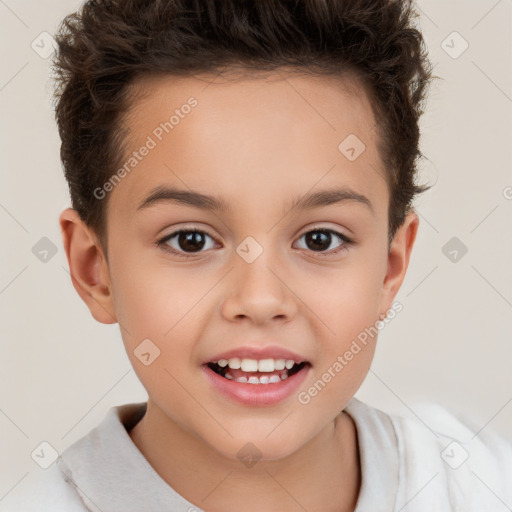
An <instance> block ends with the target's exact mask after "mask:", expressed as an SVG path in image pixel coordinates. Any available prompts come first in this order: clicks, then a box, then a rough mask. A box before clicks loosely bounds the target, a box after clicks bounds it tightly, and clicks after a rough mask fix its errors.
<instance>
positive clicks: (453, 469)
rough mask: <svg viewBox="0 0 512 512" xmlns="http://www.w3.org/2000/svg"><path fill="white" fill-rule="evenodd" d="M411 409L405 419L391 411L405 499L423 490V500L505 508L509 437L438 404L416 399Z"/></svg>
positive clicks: (511, 459) (510, 480) (511, 464)
mask: <svg viewBox="0 0 512 512" xmlns="http://www.w3.org/2000/svg"><path fill="white" fill-rule="evenodd" d="M411 410H412V411H414V412H413V414H412V415H411V416H409V417H407V418H406V417H402V416H400V415H393V414H391V415H389V416H390V419H391V422H392V424H393V426H394V430H395V432H396V436H397V443H398V451H399V457H400V467H401V471H402V475H401V477H402V478H401V481H402V482H403V485H402V490H403V492H404V494H405V498H404V499H412V498H413V497H414V496H415V494H417V493H418V492H420V489H425V490H422V491H421V492H422V493H423V494H424V496H425V499H430V498H428V496H429V495H430V494H431V495H432V496H438V497H439V496H443V499H444V500H445V501H446V502H447V503H449V504H450V506H451V510H453V511H461V512H462V511H464V512H466V511H473V510H475V511H477V510H478V511H479V512H482V511H485V510H489V511H490V510H492V511H496V512H498V511H500V510H509V509H508V506H507V505H510V504H512V485H511V484H512V440H511V439H506V438H504V437H502V436H501V435H499V434H498V433H497V432H495V431H493V430H492V428H491V427H489V426H485V425H478V424H477V423H476V421H475V420H474V419H473V418H471V417H470V416H469V415H467V414H464V413H461V412H456V411H449V410H448V409H446V408H445V407H443V406H441V405H439V404H435V403H431V402H418V403H416V404H415V405H413V406H412V407H411ZM406 473H407V474H406ZM429 489H430V492H429ZM505 504H507V505H505Z"/></svg>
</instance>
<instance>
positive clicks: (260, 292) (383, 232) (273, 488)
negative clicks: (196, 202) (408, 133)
mask: <svg viewBox="0 0 512 512" xmlns="http://www.w3.org/2000/svg"><path fill="white" fill-rule="evenodd" d="M211 80H212V78H211V77H207V76H206V75H200V76H199V75H197V76H195V77H181V78H176V77H168V76H161V77H152V78H146V79H144V81H140V82H138V83H137V85H136V89H135V88H134V91H135V90H137V91H138V92H139V96H138V99H137V100H136V101H134V103H133V105H132V106H131V108H130V111H129V115H128V117H127V118H126V121H125V122H126V125H127V126H129V127H130V134H129V135H128V137H127V140H126V142H127V147H128V148H129V150H130V151H128V152H129V153H130V152H131V151H132V150H134V149H137V148H139V147H140V146H141V145H142V144H144V142H145V140H146V138H147V136H148V135H149V134H151V133H152V131H153V130H154V129H155V127H156V126H158V125H159V123H161V122H162V121H164V120H166V119H168V115H169V114H167V113H172V112H173V111H174V109H176V108H180V106H181V105H183V104H185V103H186V102H187V99H188V98H189V97H191V96H194V97H195V98H196V99H197V100H198V105H197V106H196V107H195V108H193V109H192V111H191V112H190V113H189V114H188V115H187V116H185V118H184V119H182V120H181V121H180V123H179V124H178V125H177V126H175V127H174V129H173V130H172V132H170V133H169V134H165V135H164V137H163V139H162V141H161V142H159V143H158V144H157V146H156V147H155V148H154V149H152V150H151V151H150V152H149V154H148V155H147V156H146V157H145V158H144V159H143V160H142V161H141V162H140V163H139V164H138V165H137V167H136V168H135V169H134V170H133V171H132V172H131V173H129V174H128V175H127V176H126V177H125V178H123V180H122V181H121V182H120V183H119V184H118V185H117V186H116V187H115V188H114V190H112V191H111V192H109V194H110V196H109V198H108V201H109V202H108V215H107V230H108V255H107V254H105V253H104V252H103V250H102V248H101V245H100V244H99V242H98V238H97V237H96V235H95V233H94V232H93V231H92V230H91V229H89V228H88V227H87V226H86V225H85V224H84V223H83V222H82V221H81V220H80V218H79V217H78V215H77V214H76V212H75V211H74V210H72V209H70V208H68V209H66V210H64V211H63V212H62V214H61V216H60V224H61V228H62V234H63V240H64V246H65V249H66V253H67V257H68V261H69V266H70V272H71V276H72V280H73V284H74V286H75V288H76V290H77V292H78V293H79V294H80V296H81V297H82V299H83V300H84V301H85V303H86V304H87V305H88V307H89V309H90V311H91V314H92V315H93V317H94V318H95V319H96V320H97V321H99V322H102V323H115V322H119V324H120V326H121V334H122V338H123V342H124V344H125V348H126V350H127V354H128V356H129V358H130V361H131V363H132V365H133V368H134V370H135V372H136V373H137V375H138V377H139V379H140V380H141V382H142V384H143V385H144V387H145V388H146V390H147V392H148V396H149V398H148V408H147V413H146V415H145V416H144V418H143V419H142V420H141V421H140V422H139V423H138V424H137V425H136V426H135V428H134V429H133V430H131V431H130V433H129V434H130V436H131V439H132V440H133V442H134V443H135V445H136V446H137V447H138V448H139V450H140V451H141V452H142V453H143V455H144V456H145V457H146V458H147V460H148V461H149V462H150V464H151V465H152V466H153V467H154V468H155V470H156V471H157V472H158V473H159V474H160V476H161V477H162V478H163V479H164V480H165V481H166V482H168V483H169V485H171V486H172V487H173V488H174V489H175V490H176V491H177V492H179V493H180V494H181V495H182V496H184V497H185V498H186V499H187V500H189V501H190V502H192V503H193V504H194V505H196V506H197V507H198V508H202V509H204V510H207V511H212V512H213V511H221V510H222V511H224V512H226V511H228V512H229V511H231V510H233V511H235V510H245V511H247V512H251V511H256V510H257V511H261V510H266V511H282V510H289V511H302V510H304V509H306V510H309V511H319V510H322V511H337V512H340V511H352V510H354V507H355V504H356V501H357V496H358V493H359V489H360V485H361V474H360V459H359V451H358V440H357V431H356V429H355V425H354V423H353V420H352V419H351V418H350V416H349V415H348V414H347V413H345V412H343V409H344V407H345V406H346V405H347V403H348V402H349V401H350V399H351V398H352V397H353V395H354V394H355V392H356V391H357V389H358V388H359V386H360V385H361V383H362V382H363V380H364V378H365V377H366V375H367V373H368V370H369V367H370V364H371V361H372V358H373V354H374V350H375V344H376V340H377V338H376V337H374V338H372V339H370V340H369V343H368V344H367V345H366V347H364V349H363V350H361V352H359V353H358V354H357V356H355V357H354V358H353V359H352V360H351V361H350V362H349V364H347V365H346V366H345V367H344V368H343V370H342V371H341V372H339V373H337V374H336V377H335V378H333V379H332V380H331V382H329V383H328V384H327V385H326V386H325V388H324V389H323V390H322V391H321V392H320V393H318V395H317V396H315V397H314V398H313V399H312V400H311V401H310V402H309V403H308V404H306V405H304V404H301V403H300V402H299V401H298V399H297V394H298V393H294V394H292V396H291V397H289V398H287V399H286V400H284V401H282V402H281V403H279V404H277V405H273V406H258V407H254V406H252V407H251V406H246V405H241V404H238V403H235V402H233V401H230V400H229V399H227V398H225V397H223V396H222V395H220V394H219V393H218V392H216V391H215V390H214V389H213V388H212V387H211V385H210V384H209V383H208V382H207V380H206V379H205V376H204V375H203V372H202V371H201V364H202V363H203V362H204V361H205V360H206V359H208V358H210V357H213V356H215V355H217V354H219V353H221V352H224V351H226V350H229V349H232V348H236V347H239V346H242V345H251V346H265V345H267V344H271V343H273V344H277V345H280V346H282V347H285V348H287V349H290V350H293V351H295V352H297V353H299V354H301V355H303V356H305V357H306V359H307V360H308V361H309V362H310V363H311V365H312V367H311V371H310V374H309V375H308V378H307V380H306V382H305V383H304V384H303V385H302V386H301V387H300V389H299V390H298V391H299V392H300V391H304V390H307V389H308V388H309V387H310V386H311V385H312V384H313V383H314V382H315V381H317V380H318V379H319V378H320V377H321V375H322V373H323V372H324V371H326V370H327V369H328V368H329V367H332V365H333V363H334V362H335V361H336V358H337V356H338V355H342V354H344V353H345V351H346V350H348V348H349V347H350V344H351V342H352V341H353V340H354V339H356V337H357V335H358V334H359V333H361V332H362V331H364V329H365V328H367V327H368V326H374V325H375V322H376V321H377V320H378V319H379V315H382V314H386V312H387V311H388V310H389V309H390V308H391V306H392V304H393V300H394V297H395V295H396V293H397V292H398V290H399V288H400V286H401V284H402V281H403V279H404V277H405V273H406V270H407V266H408V263H409V258H410V254H411V251H412V247H413V244H414V240H415V237H416V233H417V229H418V224H419V219H418V216H417V215H416V214H415V213H414V212H411V213H409V214H408V215H407V217H406V219H405V221H404V223H403V225H402V226H401V227H400V229H399V230H398V231H397V233H396V235H395V237H394V239H393V241H392V244H391V247H390V249H389V251H388V244H387V219H388V202H389V192H388V188H387V185H386V182H385V179H384V176H385V174H384V170H383V167H382V162H381V158H380V155H379V153H378V151H377V140H378V139H377V136H378V133H377V130H376V126H375V118H374V116H373V113H372V110H371V106H370V103H369V100H368V98H367V96H366V95H365V94H364V92H363V89H362V88H361V87H360V86H357V85H358V84H357V83H356V82H354V81H352V80H350V79H349V78H348V77H346V78H343V79H339V78H338V79H336V80H335V79H330V78H326V77H312V76H300V75H293V76H292V75H291V74H288V75H285V74H283V73H282V72H273V73H269V74H268V75H265V76H263V75H261V76H259V75H256V74H253V75H252V76H240V77H238V78H237V79H235V78H234V77H230V79H229V80H228V79H226V78H220V77H218V76H217V77H216V79H215V83H211ZM134 87H135V86H134ZM140 93H143V94H140ZM350 133H353V134H356V135H357V136H358V137H359V139H361V140H362V141H363V142H364V144H365V145H366V149H365V151H364V152H363V153H362V154H361V155H360V156H359V157H358V158H357V159H356V160H355V161H353V162H351V161H349V160H348V159H347V158H346V157H345V156H344V155H343V154H342V153H341V152H340V151H339V150H338V145H339V144H340V142H341V141H342V140H343V139H345V137H347V135H348V134H350ZM160 184H165V185H173V186H176V187H179V188H183V189H192V190H194V191H198V192H201V193H205V194H213V193H214V194H215V195H217V196H218V197H220V198H222V199H224V200H225V201H226V202H227V203H228V204H229V205H230V211H229V212H215V213H214V212H211V211H203V210H200V209H198V208H195V207H193V206H185V205H183V204H177V203H171V202H161V203H158V204H155V205H153V206H151V207H149V208H147V209H144V210H140V211H137V206H138V205H139V204H140V203H141V202H142V201H143V199H144V198H145V197H146V196H147V195H148V193H149V191H150V190H151V189H152V188H153V187H154V186H156V185H160ZM339 186H349V187H351V188H353V189H354V190H355V191H357V192H358V193H360V194H363V195H365V196H366V197H367V198H368V199H369V200H370V201H371V203H372V205H373V212H372V211H371V210H370V208H368V207H367V206H365V205H364V204H361V203H358V202H356V201H343V202H340V203H336V204H332V205H329V206H323V207H320V208H316V209H313V210H304V211H289V204H290V203H291V201H292V200H293V199H295V198H296V197H300V196H302V195H304V194H305V193H307V192H310V191H318V190H324V189H330V188H334V187H339ZM185 227H186V228H190V227H196V228H197V229H200V230H203V231H204V233H206V234H207V235H209V236H205V238H203V241H204V243H205V245H204V246H203V248H202V249H201V248H199V251H201V252H196V253H194V252H190V248H188V250H189V252H188V254H189V255H191V257H189V258H188V259H185V258H180V257H179V256H176V255H173V254H171V253H169V252H166V251H165V250H164V249H163V248H162V247H157V246H156V245H155V242H156V241H157V240H159V239H161V238H162V237H164V236H165V235H168V234H171V233H173V232H174V231H176V230H177V229H180V228H185ZM318 227H321V228H328V229H334V230H336V231H338V232H341V233H344V234H346V235H347V236H348V237H349V238H351V239H352V240H353V243H352V244H350V245H347V246H346V247H345V250H343V251H341V252H339V253H337V254H329V253H332V252H333V251H334V250H336V249H337V248H339V247H340V246H341V245H342V244H343V243H344V242H343V241H341V240H340V239H339V238H337V237H336V236H335V235H333V236H332V238H330V243H329V241H327V242H326V243H325V246H324V247H325V248H324V249H322V248H321V249H320V250H318V249H317V250H314V249H315V247H314V246H312V245H311V243H310V244H309V245H308V243H307V237H305V236H303V235H304V234H306V233H309V232H311V231H314V229H313V228H317V229H318ZM247 236H251V237H253V238H254V239H255V240H256V241H257V242H258V244H259V245H260V246H261V247H262V248H263V253H262V254H261V255H260V256H259V257H258V258H257V259H256V260H255V261H254V262H252V263H250V264H249V263H247V262H246V261H245V260H244V259H242V258H241V257H240V256H239V255H238V254H237V252H236V248H237V246H238V245H239V244H240V243H241V242H242V241H243V240H244V239H245V238H246V237H247ZM209 237H211V238H209ZM167 245H171V247H173V248H174V249H176V250H178V251H180V250H181V252H182V253H185V254H187V253H186V252H185V251H186V250H187V246H185V247H183V245H181V246H180V245H179V243H178V239H177V237H175V238H174V239H173V241H168V242H167ZM322 254H324V256H322ZM107 256H108V259H107ZM146 338H149V339H150V340H152V342H153V343H154V344H155V345H156V346H158V347H159V349H160V351H161V353H160V356H159V357H158V358H157V359H155V360H154V362H153V363H152V364H150V365H149V366H145V365H143V364H141V362H140V361H139V359H138V358H137V357H136V356H135V355H134V350H135V349H136V348H137V346H138V345H139V344H140V343H141V341H142V340H144V339H146ZM269 340H270V342H269ZM248 442H251V443H253V444H254V445H255V446H256V447H257V448H258V450H259V451H260V452H261V459H260V460H258V462H257V463H256V464H255V465H253V466H252V467H250V468H248V467H246V466H245V465H244V464H242V462H241V461H240V460H239V459H238V457H237V452H238V451H239V450H240V449H241V448H242V447H243V446H244V445H245V444H246V443H248Z"/></svg>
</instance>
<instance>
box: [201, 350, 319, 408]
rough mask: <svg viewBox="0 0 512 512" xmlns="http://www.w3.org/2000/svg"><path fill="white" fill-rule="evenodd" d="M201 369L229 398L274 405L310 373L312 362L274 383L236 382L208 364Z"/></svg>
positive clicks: (237, 400)
mask: <svg viewBox="0 0 512 512" xmlns="http://www.w3.org/2000/svg"><path fill="white" fill-rule="evenodd" d="M221 359H222V358H221ZM289 359H292V358H291V357H290V358H289ZM201 369H202V370H203V372H204V373H205V375H206V378H207V379H208V381H209V383H210V384H211V385H212V386H213V387H214V388H215V389H216V390H217V391H219V392H220V393H222V394H223V395H224V396H226V397H227V398H229V399H231V400H234V401H236V402H238V403H240V404H243V405H249V406H258V405H274V404H277V403H279V402H281V401H283V400H285V399H286V398H288V397H290V396H291V395H292V394H293V393H294V391H296V390H297V388H298V387H299V386H300V385H301V384H302V383H303V382H304V380H305V379H306V377H307V376H308V375H309V372H310V370H311V364H309V363H307V364H305V365H304V367H303V368H302V369H301V370H300V371H298V372H297V373H294V374H293V375H291V376H290V377H288V378H286V379H285V380H282V381H280V382H276V383H272V384H249V383H245V382H235V381H234V380H229V379H226V378H225V377H222V376H221V375H219V374H217V373H215V372H214V371H213V370H211V369H210V368H209V367H208V366H207V365H203V366H201Z"/></svg>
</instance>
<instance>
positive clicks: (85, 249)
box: [59, 208, 117, 324]
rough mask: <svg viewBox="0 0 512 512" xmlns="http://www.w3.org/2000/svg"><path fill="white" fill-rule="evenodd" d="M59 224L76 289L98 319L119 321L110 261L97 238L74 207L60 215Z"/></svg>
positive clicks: (112, 322) (99, 320)
mask: <svg viewBox="0 0 512 512" xmlns="http://www.w3.org/2000/svg"><path fill="white" fill-rule="evenodd" d="M59 223H60V227H61V231H62V241H63V244H64V249H65V251H66V256H67V259H68V264H69V271H70V274H71V281H72V282H73V286H74V287H75V290H76V291H77V292H78V294H79V295H80V297H81V298H82V300H83V301H84V302H85V303H86V304H87V307H88V308H89V310H90V311H91V314H92V316H93V317H94V318H95V319H96V320H97V321H98V322H101V323H103V324H114V323H116V322H117V319H116V315H115V310H114V301H113V297H112V291H111V284H110V275H109V272H108V266H107V261H106V258H105V256H104V254H103V250H102V248H101V245H100V243H99V241H98V239H97V237H96V236H95V234H94V233H93V231H92V230H91V229H90V228H88V227H87V226H86V225H85V223H84V222H83V221H82V219H81V218H80V216H79V215H78V212H77V211H76V210H73V209H72V208H67V209H66V210H64V211H63V212H62V213H61V214H60V217H59Z"/></svg>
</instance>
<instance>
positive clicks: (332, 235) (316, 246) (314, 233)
mask: <svg viewBox="0 0 512 512" xmlns="http://www.w3.org/2000/svg"><path fill="white" fill-rule="evenodd" d="M300 238H301V239H302V238H304V242H305V247H301V249H309V250H311V251H313V252H317V253H328V254H336V253H338V252H339V251H341V250H344V249H347V248H348V246H349V245H350V244H351V240H350V239H349V238H348V237H346V236H345V235H344V234H343V233H338V232H337V231H334V230H332V229H314V230H311V231H308V232H307V233H304V234H303V235H302V236H301V237H300ZM336 239H338V240H341V242H342V243H338V245H335V246H334V248H333V247H332V245H333V244H336Z"/></svg>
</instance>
